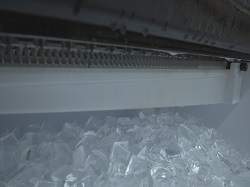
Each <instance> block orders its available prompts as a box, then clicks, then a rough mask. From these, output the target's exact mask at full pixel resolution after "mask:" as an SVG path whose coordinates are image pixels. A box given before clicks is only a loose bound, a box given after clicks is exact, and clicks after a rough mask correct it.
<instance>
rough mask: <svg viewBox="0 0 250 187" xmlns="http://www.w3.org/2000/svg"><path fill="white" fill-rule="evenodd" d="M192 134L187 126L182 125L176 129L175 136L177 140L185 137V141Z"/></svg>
mask: <svg viewBox="0 0 250 187" xmlns="http://www.w3.org/2000/svg"><path fill="white" fill-rule="evenodd" d="M191 134H192V131H191V129H190V128H188V126H186V125H184V124H180V125H179V127H178V129H177V135H178V137H179V138H181V137H185V138H187V139H190V137H191Z"/></svg>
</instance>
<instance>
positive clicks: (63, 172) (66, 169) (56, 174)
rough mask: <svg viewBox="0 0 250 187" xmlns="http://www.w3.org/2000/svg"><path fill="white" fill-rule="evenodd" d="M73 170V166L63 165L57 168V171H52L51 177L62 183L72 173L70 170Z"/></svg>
mask: <svg viewBox="0 0 250 187" xmlns="http://www.w3.org/2000/svg"><path fill="white" fill-rule="evenodd" d="M71 170H72V167H71V166H68V165H63V166H60V167H59V168H57V169H56V170H55V171H53V172H52V173H51V175H50V176H51V179H52V180H53V181H54V182H57V183H58V184H62V183H63V181H64V179H65V177H66V176H67V175H68V174H69V173H70V171H71Z"/></svg>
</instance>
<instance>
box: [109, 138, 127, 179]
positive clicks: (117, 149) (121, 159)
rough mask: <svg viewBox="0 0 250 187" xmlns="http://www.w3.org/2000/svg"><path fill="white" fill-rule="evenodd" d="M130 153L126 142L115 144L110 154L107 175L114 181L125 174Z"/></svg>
mask: <svg viewBox="0 0 250 187" xmlns="http://www.w3.org/2000/svg"><path fill="white" fill-rule="evenodd" d="M130 156H131V153H130V151H128V142H115V143H114V145H113V147H112V149H111V153H110V164H109V169H108V173H109V175H110V176H111V177H112V178H114V180H116V178H120V177H121V176H123V175H124V174H125V170H126V166H127V163H128V162H129V159H130Z"/></svg>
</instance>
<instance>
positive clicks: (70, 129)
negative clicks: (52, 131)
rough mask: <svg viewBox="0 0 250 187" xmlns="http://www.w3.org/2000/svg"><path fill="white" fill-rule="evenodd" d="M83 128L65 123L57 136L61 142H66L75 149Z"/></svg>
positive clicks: (75, 124)
mask: <svg viewBox="0 0 250 187" xmlns="http://www.w3.org/2000/svg"><path fill="white" fill-rule="evenodd" d="M80 133H81V128H80V127H78V125H77V123H72V124H70V123H65V124H64V126H63V128H62V130H61V132H60V133H59V134H58V135H57V138H58V140H59V141H60V142H65V143H67V144H69V145H70V146H71V147H74V146H75V145H76V143H77V142H78V141H79V135H80Z"/></svg>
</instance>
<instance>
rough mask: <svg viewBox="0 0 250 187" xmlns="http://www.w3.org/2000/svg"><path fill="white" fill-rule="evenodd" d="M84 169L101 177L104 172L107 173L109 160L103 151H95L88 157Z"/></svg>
mask: <svg viewBox="0 0 250 187" xmlns="http://www.w3.org/2000/svg"><path fill="white" fill-rule="evenodd" d="M84 168H85V169H89V170H93V172H94V173H95V174H96V175H98V176H99V175H100V174H101V173H102V172H103V173H104V172H107V170H108V158H107V156H106V155H105V154H104V153H103V152H102V151H99V150H96V149H94V150H93V151H92V152H91V154H90V155H89V156H88V158H87V160H86V162H85V164H84Z"/></svg>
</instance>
